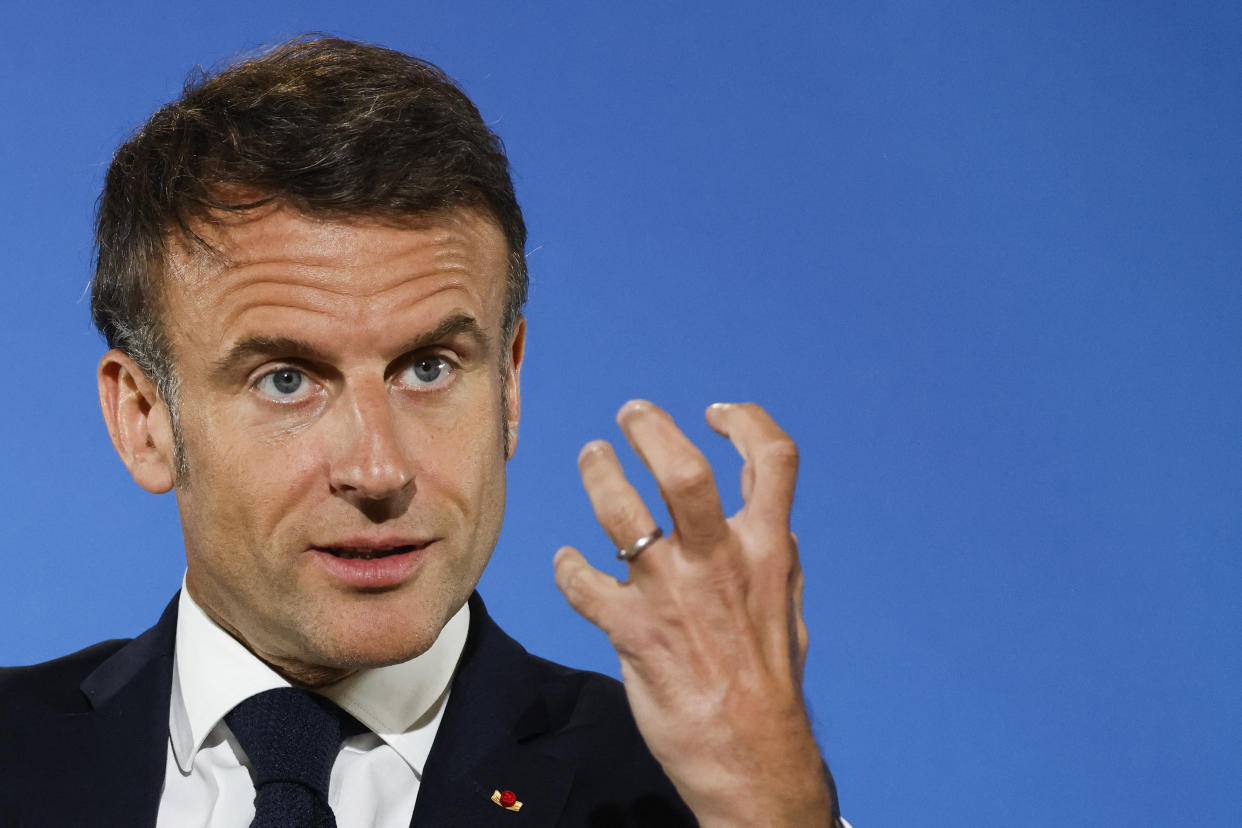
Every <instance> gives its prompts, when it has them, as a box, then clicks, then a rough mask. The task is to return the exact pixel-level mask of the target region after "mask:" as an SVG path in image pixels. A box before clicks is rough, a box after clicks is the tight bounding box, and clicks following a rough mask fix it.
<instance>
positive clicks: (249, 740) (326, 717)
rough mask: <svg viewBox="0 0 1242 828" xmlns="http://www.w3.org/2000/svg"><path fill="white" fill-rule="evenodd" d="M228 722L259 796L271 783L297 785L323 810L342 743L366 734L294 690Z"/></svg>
mask: <svg viewBox="0 0 1242 828" xmlns="http://www.w3.org/2000/svg"><path fill="white" fill-rule="evenodd" d="M224 720H225V721H226V722H227V723H228V726H229V729H230V730H232V731H233V735H234V736H236V737H237V741H238V742H240V743H241V746H242V749H243V750H244V751H246V756H247V757H249V759H250V767H251V769H252V770H253V771H254V786H255V789H256V790H260V789H261V788H262V787H263V786H264V785H266V784H268V783H269V782H293V783H296V784H299V785H303V786H305V787H306V788H309V789H310V790H312V791H314V792H315V793H316V794H317V795H318V796H319V797H320V798H321V799H322V801H323V802H324V803H325V804H326V803H327V800H328V781H329V780H330V779H331V777H332V763H333V762H335V761H336V755H337V753H338V752H339V750H340V747H341V742H342V741H343V740H344V739H346V738H348V737H349V736H352V735H354V734H356V733H359V732H361V731H362V728H361V726H360V725H359V724H358V722H357V720H356V719H354V718H353V717H352V716H350V715H349V714H348V713H346V712H345V711H344V710H341V708H339V707H337V706H336V705H335V704H333V703H332V702H331V701H329V700H328V699H325V698H324V697H322V696H319V695H317V694H315V693H310V692H308V691H306V690H299V689H297V688H296V687H282V688H279V689H276V690H267V691H265V692H262V693H259V694H257V695H254V696H251V697H250V698H248V699H246V700H245V701H243V702H242V703H241V704H239V705H237V706H236V707H234V708H233V710H232V711H231V712H230V713H229V714H228V715H227V716H225V717H224Z"/></svg>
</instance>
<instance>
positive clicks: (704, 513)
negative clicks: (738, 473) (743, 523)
mask: <svg viewBox="0 0 1242 828" xmlns="http://www.w3.org/2000/svg"><path fill="white" fill-rule="evenodd" d="M617 424H618V425H620V426H621V430H622V431H624V432H625V436H626V439H628V440H629V442H630V445H631V446H632V447H633V448H634V451H635V452H636V453H637V454H638V456H639V457H640V458H642V461H643V463H644V464H646V466H647V468H648V469H650V470H651V473H652V474H653V475H654V476H655V479H656V482H657V483H658V484H659V486H660V494H661V496H663V498H664V502H665V503H666V504H668V510H669V513H670V514H671V515H672V516H673V523H674V524H676V530H677V534H678V535H679V536H680V537H681V538H682V539H683V540H684V541H686V544H687V545H688V546H690V547H691V548H693V547H695V546H700V545H702V546H706V545H710V544H712V543H714V542H715V541H717V540H719V539H720V538H721V537H723V536H724V535H725V534H727V533H728V526H727V525H726V523H725V516H724V512H723V510H722V509H721V507H720V495H719V493H718V492H717V490H716V478H715V476H714V475H713V474H712V467H711V465H710V464H709V463H708V462H707V458H706V457H704V456H703V453H702V452H701V451H699V450H698V449H697V448H695V445H694V444H693V443H691V442H690V440H689V439H687V437H686V435H684V434H682V433H681V430H680V429H679V428H677V425H676V424H675V423H674V422H673V418H672V417H670V416H669V415H668V414H667V413H665V412H664V411H662V410H661V409H660V408H658V407H656V406H655V405H653V404H651V403H649V402H647V401H646V400H631V401H630V402H628V403H626V404H625V405H623V406H621V410H620V411H619V412H618V413H617Z"/></svg>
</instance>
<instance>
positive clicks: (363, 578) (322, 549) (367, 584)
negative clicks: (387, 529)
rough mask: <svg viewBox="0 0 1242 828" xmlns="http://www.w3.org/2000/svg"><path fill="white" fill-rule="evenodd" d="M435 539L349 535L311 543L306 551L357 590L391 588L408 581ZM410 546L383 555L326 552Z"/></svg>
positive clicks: (334, 577)
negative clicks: (366, 555) (341, 554)
mask: <svg viewBox="0 0 1242 828" xmlns="http://www.w3.org/2000/svg"><path fill="white" fill-rule="evenodd" d="M434 543H435V541H434V540H429V541H428V540H423V541H418V540H411V539H409V538H391V539H388V538H383V539H375V538H370V539H362V538H348V539H344V540H341V541H337V542H333V543H331V544H325V545H324V546H313V547H311V548H310V549H308V550H307V551H308V552H309V553H310V555H311V558H312V559H313V560H314V561H315V563H316V564H317V565H318V566H320V567H321V568H322V569H323V570H324V571H326V572H327V573H328V575H329V576H331V577H332V578H333V579H334V580H337V581H339V582H341V583H342V584H344V585H346V586H350V587H354V588H357V589H392V588H393V587H397V586H400V585H401V584H403V583H405V582H406V581H407V580H409V578H410V576H412V575H413V574H414V572H415V571H417V569H418V567H419V565H420V564H421V563H422V562H423V560H424V559H425V558H426V556H427V549H428V547H430V546H431V545H432V544H434ZM399 546H409V547H412V548H411V549H410V550H409V551H408V552H397V553H394V554H392V555H386V556H385V557H382V558H371V559H370V560H367V559H365V558H341V557H337V556H336V555H334V554H332V553H331V552H329V551H328V549H330V548H335V549H341V548H349V549H376V550H380V549H394V548H396V547H399Z"/></svg>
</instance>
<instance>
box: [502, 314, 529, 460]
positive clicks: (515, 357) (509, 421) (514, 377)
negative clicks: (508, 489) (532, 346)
mask: <svg viewBox="0 0 1242 828" xmlns="http://www.w3.org/2000/svg"><path fill="white" fill-rule="evenodd" d="M525 353H526V317H524V316H519V317H518V319H517V322H515V323H514V325H513V335H512V336H511V337H510V339H509V360H508V365H507V366H506V368H505V378H504V383H505V429H506V433H507V434H508V435H509V440H508V446H509V453H508V456H507V457H506V458H505V459H506V460H512V459H513V452H515V451H516V450H517V440H518V420H520V419H522V357H523V356H524V355H525Z"/></svg>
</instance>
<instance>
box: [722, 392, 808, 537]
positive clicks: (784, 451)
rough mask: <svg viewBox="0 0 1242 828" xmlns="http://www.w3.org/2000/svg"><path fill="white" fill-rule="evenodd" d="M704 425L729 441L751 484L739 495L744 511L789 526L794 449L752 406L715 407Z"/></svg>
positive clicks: (795, 475)
mask: <svg viewBox="0 0 1242 828" xmlns="http://www.w3.org/2000/svg"><path fill="white" fill-rule="evenodd" d="M707 424H708V425H710V426H711V427H712V429H713V430H715V431H716V433H717V434H720V435H723V436H725V437H728V438H729V442H731V443H733V447H734V448H736V449H737V452H738V454H740V455H742V461H743V462H744V463H745V467H744V468H743V470H742V475H743V477H746V476H752V478H753V482H752V483H751V484H750V485H749V486H746V487H745V488H746V489H747V490H748V491H743V493H742V494H743V497H744V498H745V500H746V508H747V510H748V511H750V512H752V513H754V514H756V515H757V516H758V517H759V518H761V519H762V520H763V521H765V522H771V523H776V524H779V525H781V526H788V525H789V512H790V510H791V509H792V507H793V498H794V485H795V484H796V483H797V480H798V446H797V444H796V443H794V441H793V439H792V438H791V437H790V436H789V435H788V434H786V433H785V432H784V430H783V429H782V428H781V427H780V426H778V425H777V424H776V421H775V420H773V419H772V417H771V415H769V414H768V412H766V411H764V410H763V409H762V408H760V407H759V406H758V405H755V404H754V403H715V404H714V405H711V406H709V407H708V409H707Z"/></svg>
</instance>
